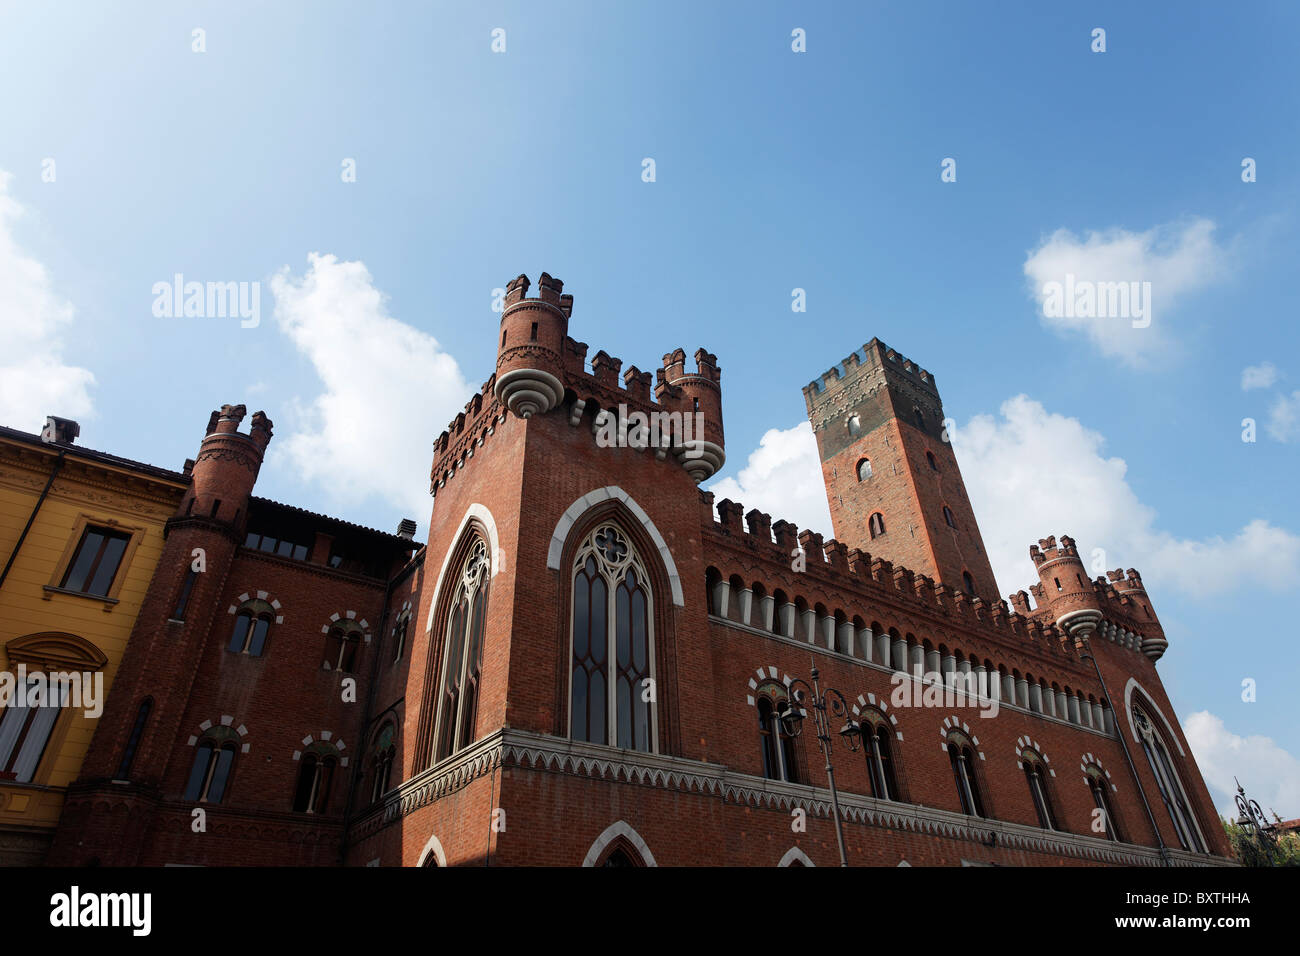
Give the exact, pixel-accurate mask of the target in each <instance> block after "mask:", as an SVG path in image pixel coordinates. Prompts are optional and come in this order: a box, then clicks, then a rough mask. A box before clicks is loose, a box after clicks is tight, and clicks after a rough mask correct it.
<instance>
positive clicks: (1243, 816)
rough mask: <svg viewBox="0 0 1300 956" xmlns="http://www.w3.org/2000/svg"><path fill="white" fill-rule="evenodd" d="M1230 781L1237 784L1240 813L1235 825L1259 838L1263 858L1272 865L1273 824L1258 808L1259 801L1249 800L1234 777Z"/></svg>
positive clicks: (1239, 782)
mask: <svg viewBox="0 0 1300 956" xmlns="http://www.w3.org/2000/svg"><path fill="white" fill-rule="evenodd" d="M1232 782H1233V783H1235V784H1236V785H1237V796H1236V798H1235V799H1236V801H1237V810H1238V811H1239V812H1240V815H1239V816H1238V817H1237V825H1238V826H1240V827H1241V828H1242V830H1244V831H1245V832H1246V833H1247V834H1249V833H1254V834H1255V835H1256V836H1257V837H1258V838H1259V845H1260V846H1261V847H1262V848H1263V850H1264V859H1265V861H1267V863H1268V865H1269V866H1272V865H1273V824H1271V823H1269V822H1268V817H1266V816H1264V811H1263V810H1261V809H1260V806H1259V803H1258V802H1256V801H1255V800H1251V799H1250V798H1249V797H1247V796H1246V791H1245V790H1244V789H1243V788H1242V786H1241V781H1240V780H1238V779H1237V778H1236V777H1233V778H1232Z"/></svg>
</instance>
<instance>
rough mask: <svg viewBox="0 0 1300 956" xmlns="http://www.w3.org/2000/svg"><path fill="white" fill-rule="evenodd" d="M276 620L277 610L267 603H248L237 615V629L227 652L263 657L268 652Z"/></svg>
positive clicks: (232, 634)
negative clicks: (272, 628)
mask: <svg viewBox="0 0 1300 956" xmlns="http://www.w3.org/2000/svg"><path fill="white" fill-rule="evenodd" d="M274 620H275V609H274V608H273V607H271V605H269V604H267V603H266V602H265V601H248V602H247V603H245V604H244V605H243V607H241V608H240V609H239V613H237V614H236V615H235V629H234V631H233V632H231V635H230V644H229V645H228V646H227V648H226V649H227V650H228V651H230V652H231V653H232V654H247V655H248V656H249V657H261V656H262V655H263V654H264V653H265V652H266V639H267V636H268V635H269V634H270V632H271V624H272V622H273V621H274Z"/></svg>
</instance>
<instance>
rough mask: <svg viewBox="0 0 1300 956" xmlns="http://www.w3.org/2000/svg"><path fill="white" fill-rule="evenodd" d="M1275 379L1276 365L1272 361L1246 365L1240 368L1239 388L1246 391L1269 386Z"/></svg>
mask: <svg viewBox="0 0 1300 956" xmlns="http://www.w3.org/2000/svg"><path fill="white" fill-rule="evenodd" d="M1276 381H1277V367H1276V366H1275V365H1274V364H1273V363H1272V362H1261V363H1260V364H1258V365H1247V366H1246V367H1245V368H1244V369H1242V370H1241V390H1242V391H1243V392H1248V391H1250V390H1251V389H1252V388H1269V387H1271V386H1272V385H1273V383H1274V382H1276Z"/></svg>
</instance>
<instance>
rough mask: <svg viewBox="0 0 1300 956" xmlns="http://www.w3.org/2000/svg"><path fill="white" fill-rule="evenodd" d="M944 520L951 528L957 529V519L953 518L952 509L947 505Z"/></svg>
mask: <svg viewBox="0 0 1300 956" xmlns="http://www.w3.org/2000/svg"><path fill="white" fill-rule="evenodd" d="M943 520H944V523H946V524H947V525H948V527H949V528H955V527H957V519H956V518H955V517H954V516H953V513H952V509H951V508H949V507H948V506H947V505H944V506H943Z"/></svg>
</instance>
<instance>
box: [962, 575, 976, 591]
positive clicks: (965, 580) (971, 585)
mask: <svg viewBox="0 0 1300 956" xmlns="http://www.w3.org/2000/svg"><path fill="white" fill-rule="evenodd" d="M961 583H962V587H964V588H965V589H966V593H967V594H974V593H975V579H974V578H972V577H971V576H970V572H969V571H963V572H962V573H961Z"/></svg>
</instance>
